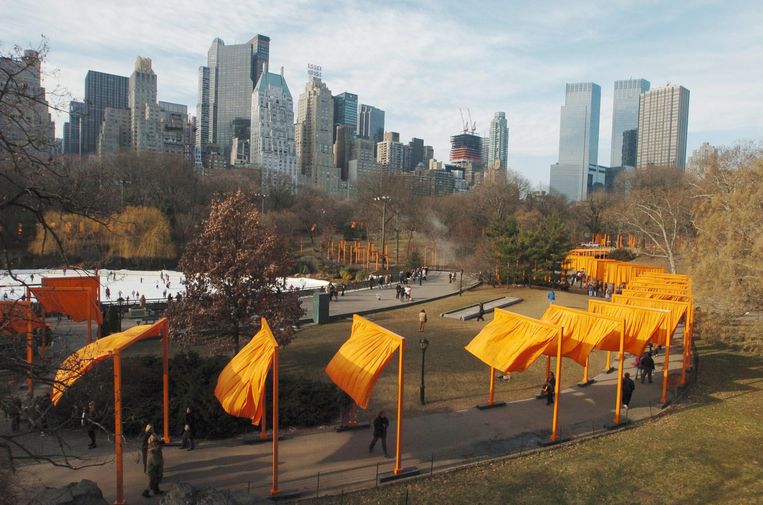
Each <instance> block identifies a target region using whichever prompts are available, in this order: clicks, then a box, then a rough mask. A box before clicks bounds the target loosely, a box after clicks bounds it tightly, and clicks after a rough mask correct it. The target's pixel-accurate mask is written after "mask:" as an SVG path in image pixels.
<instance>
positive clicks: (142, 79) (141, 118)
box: [127, 56, 162, 152]
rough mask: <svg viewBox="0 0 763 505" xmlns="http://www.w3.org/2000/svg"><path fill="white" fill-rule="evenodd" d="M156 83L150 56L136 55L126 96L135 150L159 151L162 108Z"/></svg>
mask: <svg viewBox="0 0 763 505" xmlns="http://www.w3.org/2000/svg"><path fill="white" fill-rule="evenodd" d="M156 84H157V80H156V74H155V73H154V70H153V69H152V68H151V58H142V57H140V56H138V57H137V58H136V59H135V70H134V71H133V73H132V74H131V75H130V81H129V89H128V95H127V105H128V107H129V108H130V133H131V135H132V147H133V148H134V149H136V150H137V151H151V152H161V151H162V133H161V110H160V109H159V104H158V103H157V101H156Z"/></svg>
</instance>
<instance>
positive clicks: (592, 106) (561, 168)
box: [549, 82, 601, 200]
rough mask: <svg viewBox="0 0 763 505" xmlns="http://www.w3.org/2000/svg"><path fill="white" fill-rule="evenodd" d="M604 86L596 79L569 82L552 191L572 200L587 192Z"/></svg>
mask: <svg viewBox="0 0 763 505" xmlns="http://www.w3.org/2000/svg"><path fill="white" fill-rule="evenodd" d="M600 107H601V87H600V86H599V85H598V84H595V83H593V82H579V83H572V84H567V88H566V95H565V100H564V105H563V106H562V108H561V119H560V124H559V162H558V163H555V164H554V165H551V180H550V184H549V186H550V188H551V191H555V192H557V193H561V194H563V195H565V196H567V198H569V199H570V200H584V199H585V198H586V197H587V195H588V186H589V184H588V172H589V167H590V166H592V165H593V166H596V165H597V162H598V151H599V110H600Z"/></svg>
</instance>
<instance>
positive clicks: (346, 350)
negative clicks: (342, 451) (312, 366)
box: [326, 314, 404, 409]
mask: <svg viewBox="0 0 763 505" xmlns="http://www.w3.org/2000/svg"><path fill="white" fill-rule="evenodd" d="M403 341H404V338H403V337H401V336H400V335H398V334H397V333H394V332H391V331H389V330H387V329H386V328H383V327H381V326H379V325H378V324H375V323H372V322H371V321H369V320H368V319H366V318H364V317H361V316H359V315H357V314H355V315H353V317H352V332H351V333H350V338H349V339H347V341H346V342H345V343H344V344H343V345H342V347H340V348H339V350H338V351H337V353H336V354H335V355H334V357H333V358H331V361H329V364H328V365H327V366H326V373H327V374H328V376H329V377H331V380H332V381H334V383H335V384H336V385H337V386H339V388H340V389H341V390H342V391H344V392H345V393H347V394H348V395H350V397H352V399H353V400H355V403H357V404H358V406H359V407H360V408H362V409H365V408H366V407H368V400H369V399H370V398H371V392H372V391H373V389H374V385H376V381H377V380H378V379H379V375H381V373H382V370H384V366H385V365H386V364H387V362H389V360H390V358H392V355H393V354H394V353H395V351H396V350H397V349H398V348H399V347H400V345H401V344H402V343H403Z"/></svg>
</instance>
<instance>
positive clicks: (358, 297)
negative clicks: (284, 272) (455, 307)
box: [300, 270, 477, 321]
mask: <svg viewBox="0 0 763 505" xmlns="http://www.w3.org/2000/svg"><path fill="white" fill-rule="evenodd" d="M396 285H397V283H396V282H391V283H389V284H387V285H385V286H384V287H379V286H375V287H374V288H373V289H370V288H364V289H356V290H353V291H346V292H345V294H344V296H342V295H341V294H340V295H339V297H338V300H337V301H331V302H330V303H329V317H330V318H331V319H332V320H334V319H341V318H344V317H350V316H352V315H353V314H361V315H363V314H373V313H374V312H381V311H383V310H392V309H396V308H398V307H400V306H404V305H409V304H411V303H424V302H431V301H432V300H437V299H439V298H444V297H446V296H453V295H455V294H457V293H458V292H459V290H461V289H463V290H466V289H469V288H471V287H473V286H475V285H477V282H476V281H475V280H474V279H473V278H471V277H470V276H468V275H465V276H464V278H463V283H461V280H460V279H458V280H454V281H453V282H448V272H438V271H432V270H430V271H429V275H427V280H425V281H422V282H421V284H420V285H419V283H418V282H415V283H414V282H411V283H410V286H411V298H412V299H413V302H406V301H404V300H402V301H401V300H400V299H397V298H395V286H396ZM300 300H301V302H302V309H303V311H304V314H305V316H304V319H303V321H312V318H313V297H312V296H305V297H302V298H300Z"/></svg>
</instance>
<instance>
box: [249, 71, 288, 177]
mask: <svg viewBox="0 0 763 505" xmlns="http://www.w3.org/2000/svg"><path fill="white" fill-rule="evenodd" d="M249 149H250V153H251V161H252V163H254V164H255V165H259V166H260V167H261V169H262V173H263V186H264V187H265V188H267V187H268V185H269V183H270V182H271V181H272V180H273V177H274V176H276V175H279V174H283V175H286V176H288V177H289V178H290V179H291V182H292V184H296V183H297V152H296V147H295V143H294V102H293V100H292V97H291V92H290V91H289V87H288V86H287V85H286V79H284V77H283V69H281V73H280V74H273V73H271V72H268V71H267V70H266V71H265V72H263V73H262V75H261V76H260V80H259V81H257V86H255V88H254V91H253V92H252V119H251V140H250V143H249Z"/></svg>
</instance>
